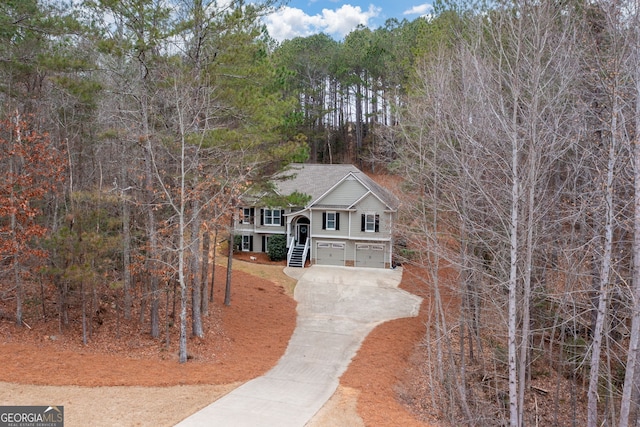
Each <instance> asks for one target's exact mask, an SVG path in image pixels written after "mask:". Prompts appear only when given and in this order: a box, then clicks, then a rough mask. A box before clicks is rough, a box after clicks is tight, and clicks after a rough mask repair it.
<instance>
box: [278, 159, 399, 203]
mask: <svg viewBox="0 0 640 427" xmlns="http://www.w3.org/2000/svg"><path fill="white" fill-rule="evenodd" d="M350 173H351V174H353V175H354V176H355V177H356V178H358V179H359V180H360V181H361V182H362V183H363V184H364V185H365V186H366V187H367V188H369V189H370V190H371V191H372V192H373V193H374V194H375V195H376V196H378V197H379V198H380V199H381V200H382V201H383V202H384V203H386V204H387V205H388V206H389V207H390V208H392V209H396V208H397V207H398V199H397V198H396V197H395V196H394V195H393V194H391V193H390V192H389V191H388V190H387V189H385V188H384V187H382V186H380V185H379V184H378V183H376V182H375V181H374V180H372V179H371V178H369V177H368V176H367V175H366V174H365V173H364V172H362V171H360V169H358V168H357V167H355V166H353V165H325V164H302V163H294V164H291V165H290V166H289V168H288V169H287V170H285V171H284V172H280V173H278V174H276V175H275V176H274V184H275V187H276V191H277V192H278V193H279V194H281V195H288V194H291V193H293V192H294V191H298V192H301V193H304V194H308V195H309V196H311V203H313V202H314V201H316V200H317V199H318V198H319V197H321V196H322V195H324V194H325V193H326V192H327V191H329V190H330V189H331V188H332V187H333V186H335V185H336V184H338V183H339V182H340V181H341V180H342V179H344V178H345V177H346V176H347V175H349V174H350Z"/></svg>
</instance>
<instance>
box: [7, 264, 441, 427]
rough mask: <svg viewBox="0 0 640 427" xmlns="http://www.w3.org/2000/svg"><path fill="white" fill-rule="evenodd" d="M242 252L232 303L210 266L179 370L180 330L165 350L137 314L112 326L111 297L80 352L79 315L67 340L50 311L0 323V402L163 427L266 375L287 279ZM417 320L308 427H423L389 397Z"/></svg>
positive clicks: (387, 332)
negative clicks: (206, 292) (208, 285)
mask: <svg viewBox="0 0 640 427" xmlns="http://www.w3.org/2000/svg"><path fill="white" fill-rule="evenodd" d="M242 256H244V257H245V258H246V259H247V261H245V262H243V261H239V260H236V261H234V264H235V267H234V272H233V279H232V283H233V286H232V302H231V306H230V307H225V306H223V304H222V301H223V297H224V295H223V287H224V277H225V274H226V273H225V271H224V267H220V266H219V267H217V269H216V285H215V298H214V303H213V305H212V307H211V310H210V315H209V316H208V317H206V318H205V321H204V323H205V324H204V327H205V331H206V336H205V338H203V339H197V338H190V339H189V343H188V347H189V355H190V360H189V361H188V362H187V363H186V364H184V365H180V364H178V362H177V333H178V331H177V329H178V328H177V327H176V326H172V327H170V328H169V337H170V344H169V347H168V348H167V346H166V343H165V341H164V333H165V331H164V330H163V339H159V340H154V339H151V338H150V337H149V335H148V331H147V330H146V326H145V328H141V327H140V326H139V323H138V319H137V316H135V315H134V316H133V319H132V320H131V321H127V322H124V321H122V320H121V319H120V320H118V319H117V317H116V316H115V313H114V310H111V309H110V307H112V304H111V303H110V302H108V301H107V302H103V304H101V307H102V308H103V310H102V311H101V318H100V324H98V323H96V322H95V319H94V324H93V331H92V332H93V333H92V337H91V340H90V341H89V343H88V345H86V346H84V345H82V336H81V325H80V323H79V319H80V317H79V315H78V313H75V316H74V317H73V318H72V321H71V324H70V326H69V327H68V328H67V329H66V330H65V331H64V332H63V333H60V332H59V325H58V320H57V317H55V316H54V315H51V316H50V318H49V319H47V320H48V321H46V322H45V321H41V320H40V321H38V320H36V321H34V320H33V318H34V317H30V318H29V320H30V322H29V326H30V329H29V328H27V327H23V328H16V327H15V325H14V324H13V323H12V322H11V321H9V320H7V319H2V320H0V366H2V369H1V370H0V382H1V383H0V405H63V406H64V407H65V422H66V424H65V425H67V426H69V427H73V426H87V425H91V426H113V425H118V426H170V425H173V424H175V423H176V422H178V421H180V420H181V419H183V418H185V417H186V416H188V415H190V414H192V413H193V412H195V411H197V410H198V409H200V408H202V407H204V406H206V405H207V404H209V403H211V402H212V401H214V400H215V399H217V398H218V397H220V396H222V395H224V394H226V393H228V392H229V391H230V390H232V389H233V388H235V387H237V386H238V385H239V384H241V383H242V382H245V381H247V380H249V379H251V378H254V377H257V376H259V375H261V374H263V373H264V372H266V371H267V370H269V369H270V368H271V367H272V366H273V365H274V364H275V363H276V362H277V360H278V359H279V358H280V356H281V355H282V354H283V353H284V350H285V349H286V345H287V342H288V339H289V337H290V335H291V333H292V331H293V329H294V327H295V319H296V304H295V301H294V300H293V298H292V296H291V295H292V289H293V284H295V281H292V280H291V279H289V278H287V277H286V276H284V275H283V274H282V267H283V266H282V264H278V263H276V264H275V265H269V264H270V263H268V262H266V261H265V260H264V259H261V258H259V259H258V260H255V261H253V262H252V260H249V259H248V255H246V254H242V255H241V257H242ZM271 264H273V263H271ZM163 304H164V302H163ZM423 306H424V304H423ZM0 310H2V311H3V312H5V313H9V312H11V311H10V310H11V307H10V306H7V305H4V306H0ZM50 310H51V311H53V310H54V309H53V308H51V309H50ZM424 323H425V316H424V309H423V313H422V314H421V316H420V317H418V318H412V319H399V320H396V321H392V322H387V323H384V324H382V325H380V326H378V327H377V328H376V329H375V330H374V331H373V332H372V333H371V334H370V335H369V336H368V337H367V339H366V340H365V342H364V344H363V346H362V348H361V349H360V351H359V352H358V354H357V356H356V357H355V358H354V360H353V362H352V363H351V365H350V367H349V369H348V370H347V372H346V373H345V375H344V376H343V377H342V379H341V386H340V387H339V389H338V391H337V392H336V394H335V395H334V396H333V398H332V399H331V400H330V401H329V402H328V403H327V404H326V405H325V407H324V408H323V409H322V410H321V411H320V412H319V413H318V414H317V415H316V417H315V418H314V419H313V420H312V421H311V423H310V424H309V425H310V426H313V427H319V426H336V427H340V426H344V427H352V426H362V425H367V426H426V425H428V424H426V423H423V422H420V421H418V419H417V418H416V416H414V415H412V413H411V412H410V410H409V409H408V408H407V407H405V406H404V405H403V403H402V402H401V401H400V400H398V398H397V395H398V393H397V390H399V389H402V388H403V387H402V386H401V384H400V382H401V381H403V380H406V377H407V375H408V373H409V372H410V369H409V368H410V366H409V364H411V363H413V362H411V361H412V360H413V361H415V357H412V354H414V352H415V350H416V343H419V342H420V341H421V338H422V337H423V336H424V328H425V326H424Z"/></svg>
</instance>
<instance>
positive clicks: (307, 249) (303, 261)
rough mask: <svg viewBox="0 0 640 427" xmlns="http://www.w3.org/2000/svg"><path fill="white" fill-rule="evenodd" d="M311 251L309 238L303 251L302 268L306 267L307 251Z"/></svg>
mask: <svg viewBox="0 0 640 427" xmlns="http://www.w3.org/2000/svg"><path fill="white" fill-rule="evenodd" d="M308 252H309V238H308V237H307V240H306V241H305V242H304V252H303V253H302V268H304V263H305V262H306V261H307V253H308Z"/></svg>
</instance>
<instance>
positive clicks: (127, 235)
mask: <svg viewBox="0 0 640 427" xmlns="http://www.w3.org/2000/svg"><path fill="white" fill-rule="evenodd" d="M122 157H123V158H122V159H121V161H122V166H121V168H122V169H121V172H120V176H121V183H120V185H121V186H124V187H125V188H123V189H122V190H121V203H122V282H123V288H124V318H125V319H127V320H128V319H130V318H131V224H130V222H131V218H130V207H129V201H128V199H127V197H125V195H124V192H125V191H126V185H127V169H126V162H125V161H124V155H123V156H122Z"/></svg>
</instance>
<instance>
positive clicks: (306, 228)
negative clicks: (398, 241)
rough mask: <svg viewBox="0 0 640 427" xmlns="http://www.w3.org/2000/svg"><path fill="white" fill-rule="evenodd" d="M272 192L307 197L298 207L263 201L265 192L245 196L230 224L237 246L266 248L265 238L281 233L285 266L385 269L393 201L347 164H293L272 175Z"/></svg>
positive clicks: (394, 209) (389, 254)
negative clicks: (284, 239)
mask: <svg viewBox="0 0 640 427" xmlns="http://www.w3.org/2000/svg"><path fill="white" fill-rule="evenodd" d="M272 182H273V185H274V190H275V193H276V194H277V195H279V196H288V195H291V194H294V193H296V192H297V193H302V194H305V195H306V196H308V197H307V198H306V199H308V200H309V201H308V202H303V203H304V206H267V205H266V204H265V202H264V200H265V199H266V197H265V196H266V195H263V196H262V197H261V196H256V195H255V194H253V195H249V194H247V195H245V197H243V199H242V200H243V201H242V204H243V206H242V207H241V209H240V215H238V218H237V221H236V227H235V233H236V235H239V236H242V237H241V239H242V240H241V242H242V243H241V249H242V250H243V251H251V252H267V251H268V247H269V239H270V238H271V237H272V236H274V235H276V234H284V235H286V236H287V248H288V255H287V265H290V266H297V267H303V266H304V262H303V260H307V259H310V261H311V264H318V265H338V266H355V267H373V268H389V267H390V266H391V265H392V259H393V244H392V243H393V233H392V230H393V226H394V220H395V217H396V212H397V208H398V200H397V199H396V197H395V196H394V195H393V194H391V193H390V192H389V191H388V190H386V189H385V188H383V187H382V186H380V185H378V184H377V183H376V182H374V181H373V180H372V179H371V178H369V177H368V176H367V175H365V174H364V173H363V172H362V171H360V170H359V169H358V168H356V167H355V166H352V165H323V164H293V165H290V167H289V168H288V169H287V170H286V171H285V172H281V173H279V174H277V175H275V176H274V178H273V180H272Z"/></svg>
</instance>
